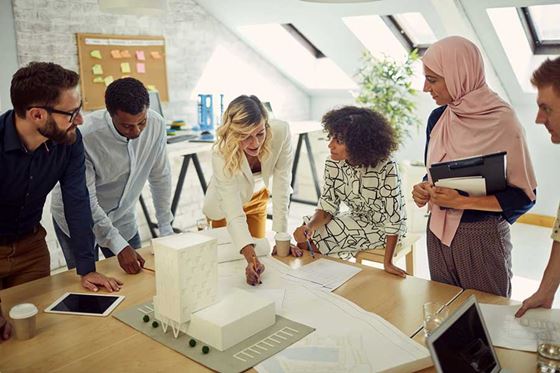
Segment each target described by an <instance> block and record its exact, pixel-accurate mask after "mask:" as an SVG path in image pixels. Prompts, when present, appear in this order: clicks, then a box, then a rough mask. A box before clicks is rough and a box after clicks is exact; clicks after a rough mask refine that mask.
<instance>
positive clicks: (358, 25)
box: [342, 15, 408, 60]
mask: <svg viewBox="0 0 560 373" xmlns="http://www.w3.org/2000/svg"><path fill="white" fill-rule="evenodd" d="M342 21H343V22H344V24H345V25H346V27H348V28H349V29H350V31H352V33H353V34H354V35H355V36H356V38H358V40H359V41H360V42H361V43H362V45H363V46H364V47H365V48H367V49H368V50H369V51H370V52H371V54H373V55H374V56H377V57H381V56H383V55H385V56H390V57H392V58H394V59H396V60H403V59H404V58H405V57H406V54H407V52H408V51H407V49H405V47H404V46H403V45H402V44H401V43H400V41H399V40H398V39H397V38H396V37H395V35H394V34H393V33H392V32H391V30H389V28H388V27H387V26H386V25H385V23H384V22H383V20H382V19H381V17H380V16H376V15H371V16H356V17H344V18H342Z"/></svg>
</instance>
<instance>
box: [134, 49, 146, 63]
mask: <svg viewBox="0 0 560 373" xmlns="http://www.w3.org/2000/svg"><path fill="white" fill-rule="evenodd" d="M136 59H137V60H138V61H145V60H146V56H144V51H136Z"/></svg>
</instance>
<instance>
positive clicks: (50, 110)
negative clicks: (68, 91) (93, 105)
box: [27, 101, 83, 123]
mask: <svg viewBox="0 0 560 373" xmlns="http://www.w3.org/2000/svg"><path fill="white" fill-rule="evenodd" d="M82 105H83V102H82V101H80V106H78V107H77V108H76V109H74V110H72V111H62V110H57V109H55V108H53V107H51V106H31V107H28V108H27V110H29V109H33V108H38V109H45V110H46V111H47V113H49V114H53V113H55V114H62V115H68V116H69V117H70V119H69V121H70V123H73V122H74V120H75V119H76V117H77V116H78V114H80V112H81V111H82Z"/></svg>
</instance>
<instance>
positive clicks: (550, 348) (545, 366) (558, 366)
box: [537, 331, 560, 373]
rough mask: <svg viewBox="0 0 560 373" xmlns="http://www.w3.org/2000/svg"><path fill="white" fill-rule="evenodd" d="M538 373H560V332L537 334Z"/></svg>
mask: <svg viewBox="0 0 560 373" xmlns="http://www.w3.org/2000/svg"><path fill="white" fill-rule="evenodd" d="M537 372H540V373H560V332H558V331H546V332H541V333H537Z"/></svg>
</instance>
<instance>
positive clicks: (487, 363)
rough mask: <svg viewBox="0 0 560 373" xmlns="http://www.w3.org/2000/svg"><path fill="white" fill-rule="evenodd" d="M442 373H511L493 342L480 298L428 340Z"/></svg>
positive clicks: (472, 301)
mask: <svg viewBox="0 0 560 373" xmlns="http://www.w3.org/2000/svg"><path fill="white" fill-rule="evenodd" d="M426 345H427V347H428V349H429V350H430V354H431V355H432V360H433V361H434V365H435V367H436V370H437V371H438V372H440V373H450V372H452V373H498V372H501V373H507V372H508V371H507V370H504V369H502V367H501V366H500V362H499V361H498V358H497V356H496V351H495V350H494V346H492V341H491V340H490V335H489V334H488V329H487V328H486V325H485V324H484V319H483V318H482V314H481V312H480V307H479V306H478V302H477V300H476V297H475V296H474V295H472V296H471V297H470V298H469V299H468V300H467V301H466V302H465V303H464V304H463V305H462V306H461V307H459V309H458V310H457V311H455V312H454V313H453V314H452V315H451V316H450V317H449V318H448V319H447V320H445V321H444V322H443V324H441V325H440V326H439V327H438V328H437V329H436V330H434V332H433V333H432V334H431V335H430V336H429V337H428V338H427V339H426Z"/></svg>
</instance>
